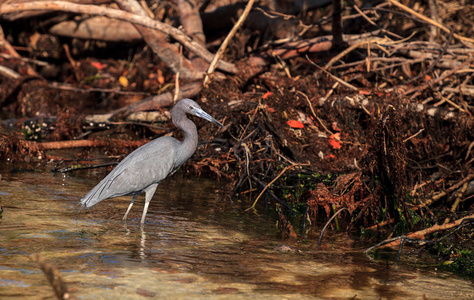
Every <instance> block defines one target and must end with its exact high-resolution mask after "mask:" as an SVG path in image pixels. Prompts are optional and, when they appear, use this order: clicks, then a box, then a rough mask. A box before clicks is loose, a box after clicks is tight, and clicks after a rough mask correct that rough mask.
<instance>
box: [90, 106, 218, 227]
mask: <svg viewBox="0 0 474 300" xmlns="http://www.w3.org/2000/svg"><path fill="white" fill-rule="evenodd" d="M186 113H188V114H192V115H195V116H198V117H201V118H203V119H205V120H207V121H209V122H212V123H214V124H216V125H218V126H220V127H223V125H222V124H221V123H220V122H219V121H217V120H216V119H214V118H213V117H211V116H210V115H209V114H207V113H206V112H205V111H203V110H202V109H201V107H200V106H199V105H198V104H197V103H196V102H194V101H193V100H191V99H181V100H180V101H179V102H178V103H176V105H175V106H174V107H173V109H172V110H171V119H172V120H173V123H174V124H175V125H176V127H178V128H179V129H181V130H182V131H183V132H184V141H182V142H181V141H178V140H177V139H175V138H172V137H169V136H163V137H160V138H157V139H155V140H153V141H151V142H149V143H148V144H145V145H143V146H141V147H140V148H138V149H136V150H135V151H133V152H132V153H130V154H129V155H128V156H127V157H125V158H124V159H123V160H122V161H121V162H120V163H119V164H118V165H117V166H116V167H115V169H113V170H112V172H110V173H109V175H107V176H106V177H105V178H104V179H102V181H101V182H100V183H99V184H98V185H96V186H95V187H94V188H93V189H92V190H91V191H90V192H89V193H87V195H85V196H84V197H83V198H82V199H81V203H82V206H86V207H91V206H93V205H94V204H96V203H98V202H100V201H102V200H105V199H109V198H115V197H119V196H128V195H131V196H133V198H132V202H131V203H130V205H129V206H128V209H127V212H126V213H125V215H124V216H123V220H124V221H125V220H126V219H127V215H128V213H129V212H130V210H131V209H132V206H133V202H134V201H135V199H136V198H137V196H138V195H139V194H141V193H142V192H145V207H144V209H143V215H142V219H141V224H143V223H145V216H146V212H147V210H148V205H149V204H150V201H151V198H152V197H153V195H154V194H155V191H156V187H157V186H158V184H159V183H160V182H161V181H162V180H163V179H165V178H166V177H167V176H168V175H170V174H172V173H173V172H174V171H175V170H176V169H178V168H179V167H180V166H181V165H182V164H183V163H184V162H185V161H187V160H188V159H189V158H190V157H191V156H192V155H193V153H194V151H196V147H197V143H198V133H197V130H196V125H194V123H193V122H192V121H191V120H189V119H188V118H187V117H186Z"/></svg>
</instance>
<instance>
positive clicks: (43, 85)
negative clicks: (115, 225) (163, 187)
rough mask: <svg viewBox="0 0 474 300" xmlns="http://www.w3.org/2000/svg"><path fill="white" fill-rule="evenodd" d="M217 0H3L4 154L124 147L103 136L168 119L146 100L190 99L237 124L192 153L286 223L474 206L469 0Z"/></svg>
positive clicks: (387, 217) (407, 221) (398, 216)
mask: <svg viewBox="0 0 474 300" xmlns="http://www.w3.org/2000/svg"><path fill="white" fill-rule="evenodd" d="M210 2H211V1H203V2H202V3H198V2H196V1H193V0H191V1H190V0H186V1H184V0H183V1H182V0H177V1H175V2H167V1H161V2H156V1H141V2H140V3H139V2H137V1H136V0H116V1H113V2H112V1H107V0H94V1H89V0H80V1H74V2H65V1H14V2H8V3H3V4H1V5H0V17H1V23H0V24H1V26H2V27H3V32H1V33H0V49H1V53H0V55H1V58H0V74H1V76H0V82H1V89H2V91H1V96H0V103H1V106H2V116H1V117H2V120H3V122H4V125H8V126H10V127H11V128H14V129H17V130H13V131H11V132H9V133H3V134H2V136H1V139H2V143H1V146H0V151H1V153H2V154H3V157H6V158H9V159H19V158H18V157H17V156H15V153H19V154H21V155H30V156H38V153H41V157H43V158H44V157H49V158H53V159H54V157H52V156H51V155H48V152H47V151H48V149H52V148H58V147H59V148H61V147H91V146H92V147H94V146H96V147H105V148H106V151H108V153H109V154H117V153H119V152H122V153H126V152H128V151H129V149H127V147H136V146H137V145H130V144H127V145H123V147H122V148H121V149H120V147H118V146H117V144H116V143H107V142H104V140H105V139H104V138H100V137H101V136H105V135H107V136H108V137H114V138H123V137H124V133H125V134H128V135H127V136H126V137H127V138H130V137H131V136H132V137H135V138H136V137H137V135H138V137H139V138H149V137H152V136H154V135H156V134H163V133H165V132H169V131H173V130H174V129H170V128H171V127H170V128H167V127H164V126H163V125H159V126H157V125H156V123H155V124H154V125H150V123H149V118H150V116H151V118H152V121H154V122H156V120H157V118H158V117H159V118H160V120H161V121H166V120H167V116H166V114H164V115H163V114H162V113H161V112H162V111H161V108H162V107H167V106H170V105H171V104H172V103H173V102H174V101H175V100H176V99H178V98H182V97H193V98H196V99H198V101H201V103H203V106H205V107H206V110H208V111H210V112H211V113H212V114H213V115H214V116H216V117H217V118H220V119H221V120H224V123H225V125H226V127H225V130H224V131H221V132H219V133H217V134H216V133H214V135H213V139H212V141H211V143H210V144H209V145H210V146H209V145H207V146H206V147H204V148H201V149H200V150H199V151H198V153H200V154H201V155H200V156H199V155H198V156H197V157H201V159H198V161H195V162H194V166H195V167H196V168H197V169H198V170H201V169H202V168H203V167H208V168H209V169H210V170H212V171H214V172H216V173H218V174H220V175H222V176H227V177H229V178H231V179H232V180H234V183H235V184H234V189H233V191H232V195H233V196H234V197H235V196H238V197H241V198H244V199H245V198H247V197H248V199H249V200H250V202H249V206H250V204H251V203H253V206H251V207H252V208H253V207H255V206H256V205H259V204H262V203H269V202H273V203H275V204H276V205H277V207H278V209H279V211H280V214H279V216H280V221H281V222H280V224H282V230H283V231H284V232H286V233H285V234H289V235H290V236H291V235H293V234H294V232H293V226H292V225H291V224H293V225H295V224H296V223H298V224H299V221H301V222H302V224H303V226H301V228H300V230H301V231H300V233H302V234H304V233H305V228H310V226H307V225H308V220H310V221H311V222H312V223H315V222H316V223H317V222H323V221H325V220H327V218H329V217H330V216H331V215H332V214H334V212H335V211H337V210H339V209H341V208H345V209H347V212H344V213H341V215H340V216H339V217H342V219H345V220H347V221H348V222H347V223H348V226H351V227H356V228H359V227H364V228H368V227H370V226H373V225H375V224H377V225H378V226H379V227H381V226H387V225H389V226H393V227H392V229H393V230H394V231H396V232H403V231H408V230H413V229H416V228H419V227H423V226H424V225H423V224H428V223H431V224H434V223H437V222H440V220H448V221H447V222H450V221H452V220H455V219H458V220H460V219H461V217H465V216H467V215H469V214H472V211H473V208H474V201H473V199H474V197H473V195H474V180H473V177H472V176H473V175H472V174H473V171H472V164H473V161H474V150H473V147H474V133H473V132H474V130H473V129H472V125H473V118H472V113H473V99H474V85H473V81H472V79H473V76H474V69H473V66H474V40H473V39H472V36H474V34H473V30H474V29H473V28H474V24H473V20H472V18H469V17H468V16H469V15H470V14H471V12H472V10H473V5H472V4H469V3H468V1H436V5H434V4H433V3H434V1H428V4H427V6H423V5H422V4H420V2H418V1H408V0H405V1H401V2H399V1H396V0H386V1H378V2H376V3H374V2H372V1H368V2H363V3H360V2H359V1H355V2H353V3H352V2H349V3H350V4H349V5H348V6H345V7H340V4H341V1H333V2H332V4H333V5H330V4H331V2H330V1H308V2H307V1H289V2H288V1H262V2H260V3H255V4H254V2H253V1H249V3H240V2H237V3H230V1H229V3H226V4H225V5H224V3H210ZM303 3H305V5H303ZM219 5H223V6H219ZM332 16H334V17H332ZM236 20H239V22H236ZM27 21H28V22H27ZM234 22H235V23H234ZM25 24H27V25H25ZM234 26H235V27H234ZM232 27H234V29H235V30H231V29H232ZM229 32H232V34H234V33H235V35H229V36H227V33H229ZM212 53H218V54H219V55H220V54H223V56H222V57H220V56H219V55H214V54H212ZM150 95H156V96H150ZM147 96H150V97H147ZM157 110H158V111H159V112H160V113H159V114H157V113H154V114H151V113H148V114H143V113H141V112H144V111H148V112H150V111H157ZM99 113H100V114H99ZM13 118H15V119H16V121H11V120H12V119H13ZM26 119H28V122H29V123H28V124H31V122H33V123H34V124H40V125H42V124H46V125H44V126H43V127H42V128H38V127H35V128H36V129H35V130H31V128H30V127H28V128H30V130H26V129H25V124H26V123H25V120H26ZM10 121H11V122H10ZM47 121H48V122H47ZM18 129H21V130H23V131H24V134H26V136H27V137H29V138H31V139H34V138H40V137H41V138H43V139H49V140H54V141H55V142H54V143H55V144H54V145H51V144H48V142H44V143H39V142H32V141H25V140H24V138H23V137H19V136H21V134H20V133H19V130H18ZM205 129H206V130H211V128H210V127H206V128H205ZM206 130H201V138H202V139H206V138H203V137H206V134H207V137H208V138H209V137H210V133H209V132H206V134H204V132H205V131H206ZM4 132H5V131H4ZM173 133H176V132H174V131H173ZM176 134H178V133H176ZM203 134H204V135H203ZM86 137H88V139H87V140H85V138H86ZM65 139H67V140H70V139H77V140H78V141H74V142H71V141H68V142H67V143H61V141H63V140H65ZM49 143H51V142H49ZM112 144H113V146H112ZM112 148H113V149H112ZM124 148H125V149H124ZM88 154H89V153H88V152H86V151H83V152H81V153H78V154H77V158H84V157H85V156H87V155H88ZM204 154H205V155H204ZM202 157H206V158H202ZM294 212H299V213H300V214H297V215H298V216H299V217H294ZM422 220H423V222H421V221H422ZM285 224H286V225H285ZM283 225H285V226H283ZM298 227H299V226H298ZM372 228H376V227H372Z"/></svg>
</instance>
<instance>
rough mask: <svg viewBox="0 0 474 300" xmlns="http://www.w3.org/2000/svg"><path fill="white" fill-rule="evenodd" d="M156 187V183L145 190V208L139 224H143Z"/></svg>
mask: <svg viewBox="0 0 474 300" xmlns="http://www.w3.org/2000/svg"><path fill="white" fill-rule="evenodd" d="M157 186H158V183H155V184H152V185H150V186H149V187H147V188H146V189H145V207H144V208H143V215H142V220H141V222H140V223H141V224H142V225H143V224H144V223H145V217H146V212H147V210H148V205H150V201H151V198H153V195H154V194H155V191H156V187H157Z"/></svg>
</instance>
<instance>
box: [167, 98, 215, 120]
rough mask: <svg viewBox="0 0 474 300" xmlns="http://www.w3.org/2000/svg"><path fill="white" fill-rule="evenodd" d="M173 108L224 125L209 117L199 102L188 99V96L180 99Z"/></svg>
mask: <svg viewBox="0 0 474 300" xmlns="http://www.w3.org/2000/svg"><path fill="white" fill-rule="evenodd" d="M174 109H181V110H182V111H184V112H185V113H187V114H191V115H195V116H198V117H200V118H203V119H204V120H207V121H209V122H211V123H214V124H216V125H217V126H219V127H224V125H222V124H221V123H220V122H219V121H217V120H216V119H214V118H213V117H211V116H210V115H209V114H208V113H206V112H205V111H204V110H202V108H201V107H200V106H199V104H197V103H196V102H195V101H193V100H191V99H188V98H184V99H181V100H180V101H178V103H176V105H175V106H174V107H173V110H174Z"/></svg>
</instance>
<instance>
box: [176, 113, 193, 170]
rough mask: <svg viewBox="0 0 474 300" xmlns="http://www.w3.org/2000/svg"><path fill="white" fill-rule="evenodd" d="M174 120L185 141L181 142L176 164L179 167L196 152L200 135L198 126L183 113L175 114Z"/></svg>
mask: <svg viewBox="0 0 474 300" xmlns="http://www.w3.org/2000/svg"><path fill="white" fill-rule="evenodd" d="M173 120H176V121H175V122H174V124H175V125H176V127H178V128H179V129H181V130H182V131H183V133H184V140H183V141H182V142H181V145H180V147H179V148H180V149H179V151H178V153H177V157H176V158H177V160H176V164H177V165H178V166H179V165H181V164H182V163H184V162H185V161H186V160H188V159H189V158H190V157H191V156H192V155H193V153H194V151H196V147H197V144H198V133H197V129H196V125H194V123H193V122H192V121H191V120H189V119H188V118H187V117H186V114H185V113H183V112H179V113H175V115H174V116H173Z"/></svg>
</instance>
